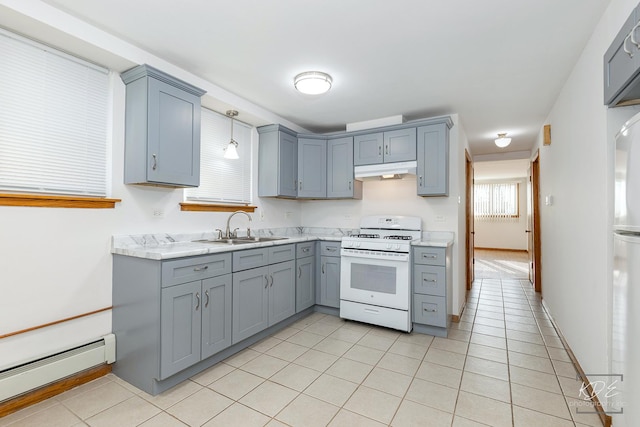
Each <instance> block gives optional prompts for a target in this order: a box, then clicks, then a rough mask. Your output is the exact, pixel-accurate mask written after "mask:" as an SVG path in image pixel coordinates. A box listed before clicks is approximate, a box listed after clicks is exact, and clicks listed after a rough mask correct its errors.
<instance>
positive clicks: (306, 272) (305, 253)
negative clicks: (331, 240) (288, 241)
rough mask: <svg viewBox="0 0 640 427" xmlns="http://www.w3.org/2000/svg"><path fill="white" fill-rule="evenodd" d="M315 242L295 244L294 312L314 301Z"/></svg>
mask: <svg viewBox="0 0 640 427" xmlns="http://www.w3.org/2000/svg"><path fill="white" fill-rule="evenodd" d="M315 248H316V242H305V243H298V244H297V245H296V313H299V312H301V311H302V310H305V309H307V308H309V307H311V306H313V305H314V304H315V303H316V286H315V283H316V258H315V254H316V251H315Z"/></svg>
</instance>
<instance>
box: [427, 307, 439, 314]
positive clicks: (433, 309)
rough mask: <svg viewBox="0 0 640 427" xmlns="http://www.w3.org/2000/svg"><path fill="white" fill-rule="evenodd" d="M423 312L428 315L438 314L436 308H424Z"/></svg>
mask: <svg viewBox="0 0 640 427" xmlns="http://www.w3.org/2000/svg"><path fill="white" fill-rule="evenodd" d="M423 310H424V311H426V312H427V313H436V312H437V311H438V310H436V309H435V308H423Z"/></svg>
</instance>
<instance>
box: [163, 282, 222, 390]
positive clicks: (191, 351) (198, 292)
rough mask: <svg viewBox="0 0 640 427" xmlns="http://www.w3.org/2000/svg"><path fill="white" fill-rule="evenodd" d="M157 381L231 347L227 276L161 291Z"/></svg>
mask: <svg viewBox="0 0 640 427" xmlns="http://www.w3.org/2000/svg"><path fill="white" fill-rule="evenodd" d="M160 322H161V324H160V333H161V337H160V379H165V378H168V377H170V376H171V375H173V374H175V373H176V372H180V371H181V370H183V369H185V368H188V367H189V366H191V365H193V364H195V363H197V362H199V361H200V360H202V359H206V358H207V357H209V356H212V355H214V354H215V353H217V352H219V351H221V350H224V349H225V348H227V347H229V346H230V345H231V275H230V274H225V275H224V276H219V277H212V278H209V279H205V280H202V281H195V282H189V283H183V284H181V285H175V286H170V287H168V288H163V289H162V296H161V302H160Z"/></svg>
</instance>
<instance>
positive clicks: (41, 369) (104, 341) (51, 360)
mask: <svg viewBox="0 0 640 427" xmlns="http://www.w3.org/2000/svg"><path fill="white" fill-rule="evenodd" d="M115 360H116V337H115V335H113V334H108V335H105V336H104V337H102V338H101V339H100V340H98V341H95V342H92V343H89V344H86V345H83V346H80V347H76V348H74V349H72V350H68V351H64V352H62V353H58V354H55V355H53V356H49V357H45V358H43V359H40V360H37V361H34V362H29V363H26V364H24V365H20V366H17V367H15V368H10V369H7V370H5V371H2V372H0V402H2V401H5V400H7V399H11V398H13V397H16V396H19V395H21V394H23V393H26V392H28V391H31V390H34V389H36V388H39V387H42V386H45V385H47V384H50V383H53V382H55V381H58V380H61V379H63V378H66V377H68V376H71V375H74V374H76V373H78V372H81V371H83V370H85V369H89V368H93V367H94V366H98V365H102V364H104V363H113V362H115Z"/></svg>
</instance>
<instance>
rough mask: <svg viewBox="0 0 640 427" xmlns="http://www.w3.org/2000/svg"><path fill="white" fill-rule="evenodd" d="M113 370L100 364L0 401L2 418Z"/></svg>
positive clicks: (0, 416) (0, 415)
mask: <svg viewBox="0 0 640 427" xmlns="http://www.w3.org/2000/svg"><path fill="white" fill-rule="evenodd" d="M109 372H111V365H107V364H104V365H100V366H96V367H94V368H90V369H86V370H84V371H82V372H78V373H77V374H74V375H72V376H70V377H67V378H63V379H61V380H59V381H56V382H54V383H51V384H49V385H46V386H44V387H40V388H38V389H36V390H33V391H30V392H27V393H25V394H22V395H20V396H16V397H14V398H12V399H9V400H5V401H4V402H0V418H2V417H5V416H7V415H9V414H12V413H14V412H17V411H19V410H20V409H24V408H26V407H27V406H31V405H34V404H36V403H38V402H42V401H43V400H47V399H49V398H50V397H53V396H56V395H58V394H61V393H64V392H65V391H67V390H71V389H72V388H74V387H77V386H79V385H82V384H85V383H88V382H89V381H93V380H95V379H96V378H100V377H102V376H104V375H107V374H108V373H109Z"/></svg>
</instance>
